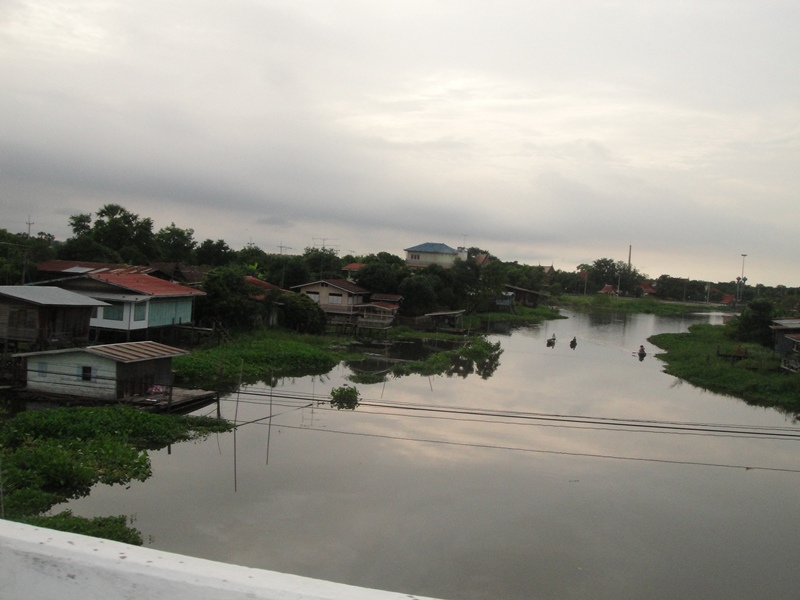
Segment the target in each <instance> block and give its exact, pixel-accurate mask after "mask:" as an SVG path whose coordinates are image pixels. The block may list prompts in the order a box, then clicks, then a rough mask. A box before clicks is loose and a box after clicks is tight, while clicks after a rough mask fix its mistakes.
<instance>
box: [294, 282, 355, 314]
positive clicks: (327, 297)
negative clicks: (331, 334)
mask: <svg viewBox="0 0 800 600" xmlns="http://www.w3.org/2000/svg"><path fill="white" fill-rule="evenodd" d="M292 290H294V291H297V292H299V293H301V294H305V295H307V296H308V297H309V298H311V299H312V300H313V301H314V302H316V303H317V304H319V305H320V307H321V308H322V310H323V311H324V312H325V316H326V317H327V318H328V322H329V323H351V322H354V321H355V319H356V317H357V315H358V314H359V311H360V309H359V308H358V307H359V306H361V305H362V304H364V301H365V300H366V298H367V296H368V295H369V291H367V290H365V289H364V288H361V287H359V286H357V285H356V284H354V283H352V282H350V281H347V280H346V279H322V280H320V281H314V282H312V283H304V284H302V285H295V286H293V287H292Z"/></svg>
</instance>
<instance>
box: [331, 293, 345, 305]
mask: <svg viewBox="0 0 800 600" xmlns="http://www.w3.org/2000/svg"><path fill="white" fill-rule="evenodd" d="M341 303H342V295H341V294H328V304H341Z"/></svg>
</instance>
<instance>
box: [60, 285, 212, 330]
mask: <svg viewBox="0 0 800 600" xmlns="http://www.w3.org/2000/svg"><path fill="white" fill-rule="evenodd" d="M48 283H49V284H50V285H57V286H58V287H61V288H64V289H67V290H70V291H73V292H76V293H78V294H82V295H84V296H88V297H89V298H94V299H97V300H103V301H104V302H106V303H108V306H104V307H103V308H102V310H98V311H96V312H95V313H94V314H93V315H92V319H91V321H90V326H91V327H92V328H94V329H95V331H96V333H97V338H98V339H99V338H100V337H101V334H105V335H102V337H105V338H111V339H113V338H112V337H111V336H112V334H114V333H115V334H116V335H117V336H124V339H125V341H131V339H132V338H134V339H136V338H138V339H140V340H142V339H148V338H149V337H150V331H149V330H151V329H153V328H164V327H170V326H172V325H186V324H190V323H191V322H192V316H193V310H194V299H195V298H197V297H198V296H204V295H205V292H201V291H200V290H195V289H192V288H190V287H186V286H183V285H179V284H177V283H171V282H169V281H164V280H163V279H158V278H157V277H153V276H151V275H146V274H143V273H106V272H103V273H89V274H85V275H81V276H78V277H69V278H64V279H55V280H51V281H49V282H48ZM117 339H119V337H117Z"/></svg>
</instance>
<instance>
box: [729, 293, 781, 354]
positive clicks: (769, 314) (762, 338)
mask: <svg viewBox="0 0 800 600" xmlns="http://www.w3.org/2000/svg"><path fill="white" fill-rule="evenodd" d="M774 318H775V309H774V307H773V305H772V303H771V302H769V301H767V300H754V301H752V302H750V303H749V304H748V305H747V306H746V307H745V309H744V310H743V311H742V313H741V314H740V315H739V316H738V317H736V318H734V319H731V321H729V322H728V328H729V331H730V333H731V335H732V336H733V337H734V339H736V340H738V341H740V342H756V343H758V344H761V345H762V346H766V347H768V348H769V347H771V346H772V344H773V341H774V339H773V333H772V329H771V326H772V319H774Z"/></svg>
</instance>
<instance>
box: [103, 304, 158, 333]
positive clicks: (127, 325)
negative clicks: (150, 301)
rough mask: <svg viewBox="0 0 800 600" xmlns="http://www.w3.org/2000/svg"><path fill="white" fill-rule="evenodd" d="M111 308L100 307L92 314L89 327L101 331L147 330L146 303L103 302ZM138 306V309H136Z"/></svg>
mask: <svg viewBox="0 0 800 600" xmlns="http://www.w3.org/2000/svg"><path fill="white" fill-rule="evenodd" d="M104 301H105V302H108V303H109V304H111V305H112V306H102V307H99V308H98V309H97V311H95V313H93V316H92V319H91V321H90V322H89V325H91V326H92V327H99V328H101V329H116V330H118V331H135V330H138V329H147V302H137V303H131V302H122V301H121V300H104ZM137 306H138V308H137Z"/></svg>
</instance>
